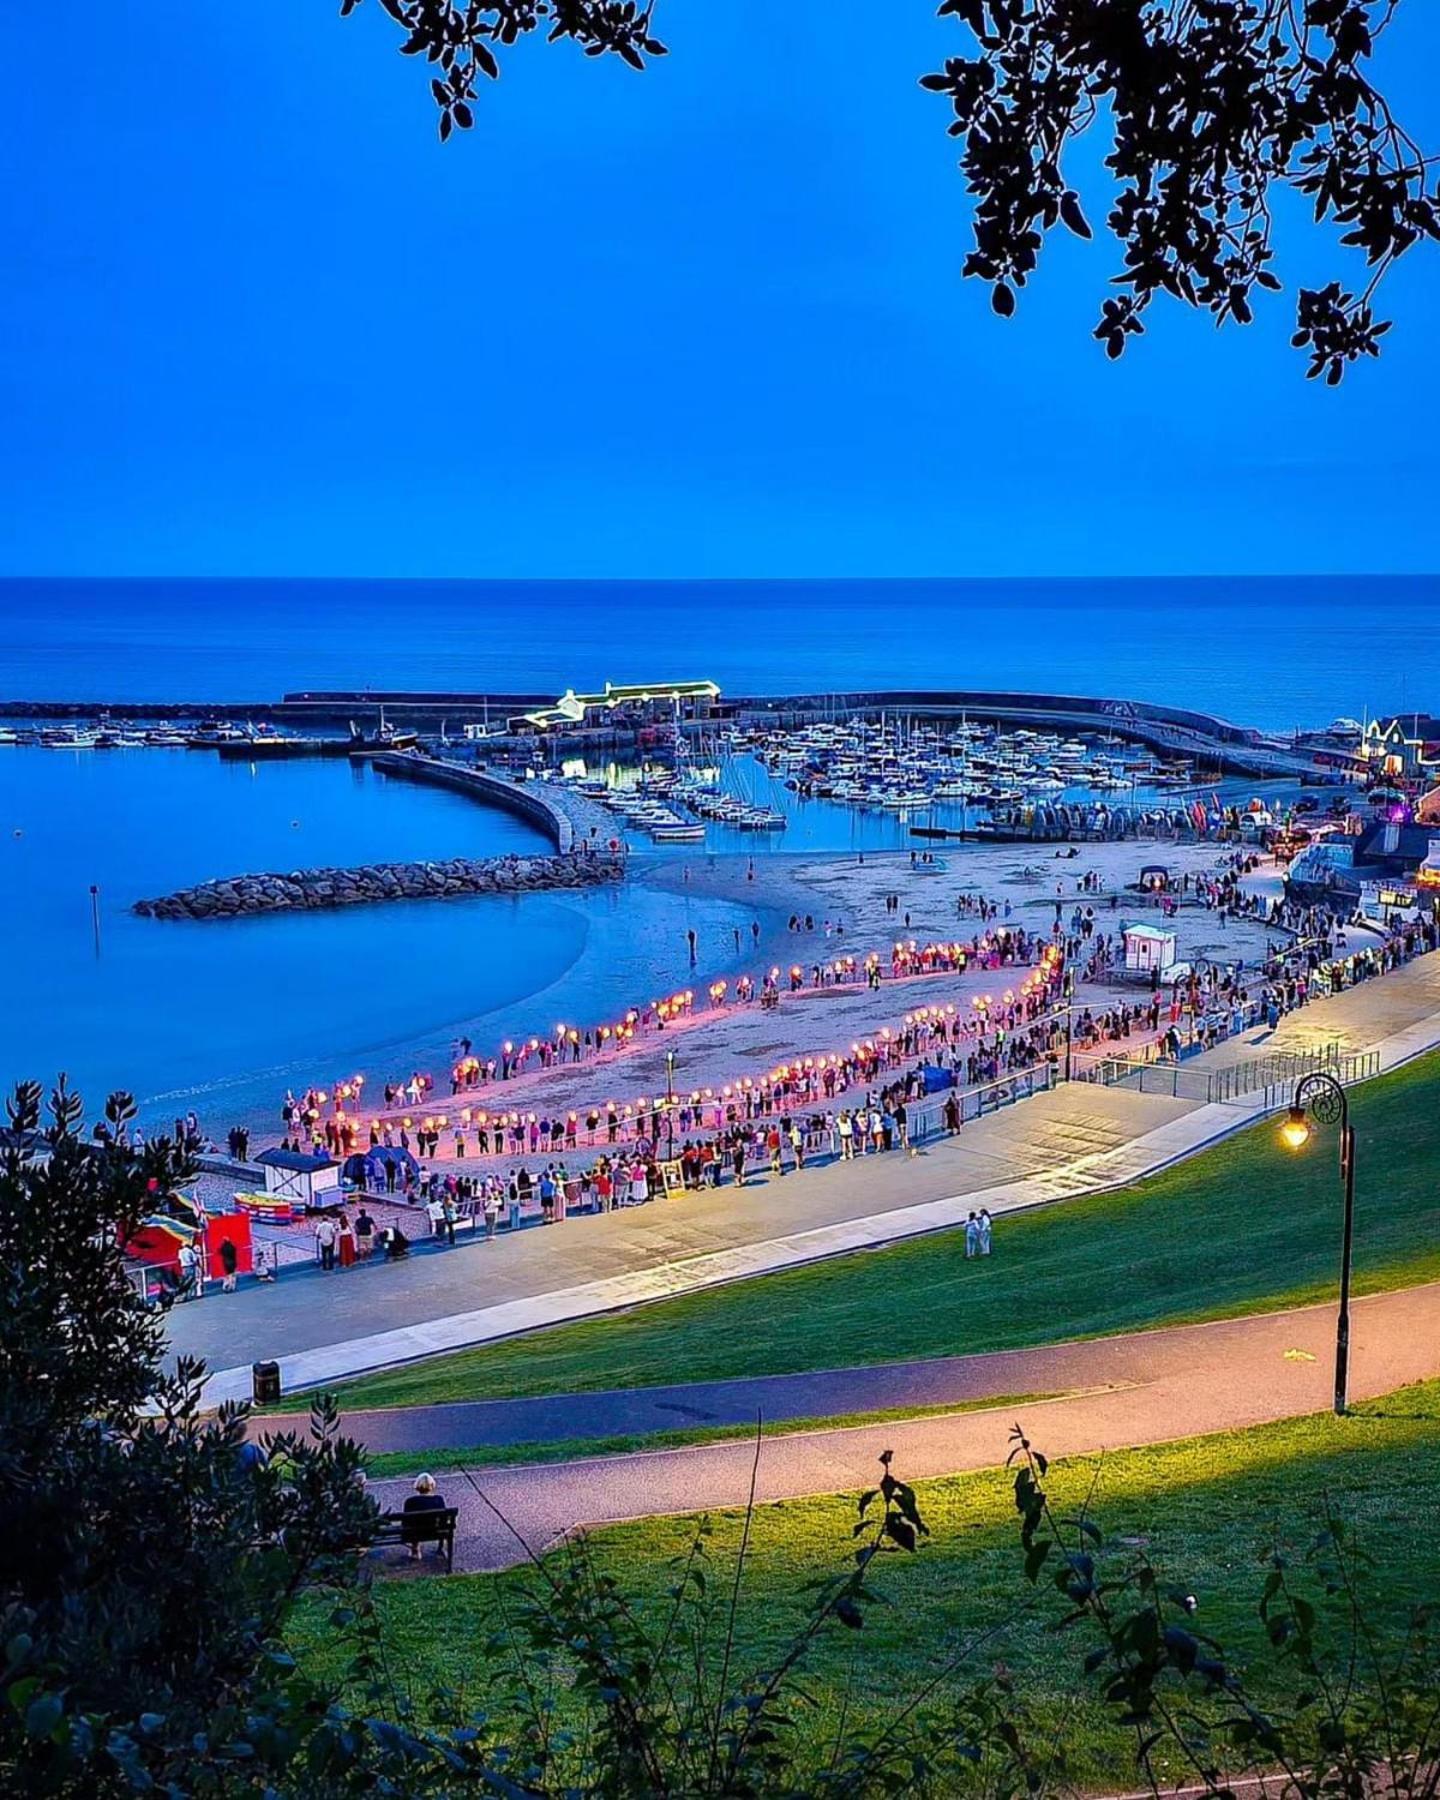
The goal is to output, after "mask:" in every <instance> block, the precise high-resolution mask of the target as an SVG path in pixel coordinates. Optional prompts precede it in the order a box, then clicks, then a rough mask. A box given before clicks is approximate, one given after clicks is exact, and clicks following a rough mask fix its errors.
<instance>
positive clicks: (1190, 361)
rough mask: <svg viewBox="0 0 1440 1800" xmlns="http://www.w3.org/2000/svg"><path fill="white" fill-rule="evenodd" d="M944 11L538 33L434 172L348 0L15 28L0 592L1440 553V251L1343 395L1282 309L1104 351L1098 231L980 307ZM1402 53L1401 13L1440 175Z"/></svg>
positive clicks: (419, 97) (1435, 41)
mask: <svg viewBox="0 0 1440 1800" xmlns="http://www.w3.org/2000/svg"><path fill="white" fill-rule="evenodd" d="M931 12H932V7H931V5H930V4H929V0H913V3H912V0H891V4H889V5H887V6H886V7H885V8H883V9H876V8H875V7H873V6H865V7H861V6H860V5H858V4H855V0H827V3H825V4H821V3H820V0H803V3H801V4H797V5H792V6H789V7H781V8H771V9H765V11H764V12H756V11H755V9H753V8H739V7H733V6H729V5H720V4H717V3H716V0H708V3H707V4H696V3H695V0H690V4H688V5H685V4H681V3H680V0H661V5H660V9H659V13H658V15H657V17H658V18H659V20H660V26H661V35H662V36H663V37H664V38H665V39H666V41H667V42H668V43H669V45H670V47H671V55H670V57H669V58H668V59H666V60H665V61H663V62H661V63H658V64H657V65H655V66H654V67H653V68H652V69H651V70H650V72H649V73H647V74H646V75H644V76H638V75H635V74H633V73H631V72H630V71H629V70H627V69H625V68H624V67H622V66H621V65H619V64H618V63H615V64H614V65H613V66H612V65H611V64H610V63H609V62H607V63H605V64H603V65H600V64H595V63H591V62H587V61H585V60H584V59H583V58H581V57H580V56H578V55H577V54H576V53H574V52H573V50H571V49H570V48H569V47H568V46H556V47H554V48H546V47H544V46H542V45H539V44H535V45H528V46H526V47H524V49H523V50H522V51H521V52H520V53H519V54H516V55H514V56H512V58H511V59H510V62H509V64H508V66H507V69H506V73H505V75H504V78H503V79H502V81H501V82H500V83H499V84H498V85H497V86H495V87H493V88H491V89H489V90H488V91H487V92H486V93H485V94H484V96H483V97H482V98H483V103H482V106H481V108H480V118H479V122H478V125H477V129H476V130H475V131H474V132H472V133H471V134H469V135H468V136H467V137H463V138H457V139H456V140H453V141H452V142H451V143H450V144H449V145H448V146H444V147H442V146H441V145H439V144H438V142H437V141H436V136H435V126H434V118H433V115H432V111H431V108H430V103H429V99H428V94H427V92H426V81H425V77H424V74H423V72H422V71H421V70H419V69H417V68H416V67H415V66H414V65H413V64H411V63H409V62H408V61H406V60H404V59H402V58H400V57H399V56H398V55H397V54H396V53H395V47H394V46H395V35H394V33H393V30H392V28H391V27H390V26H389V24H388V22H387V21H385V20H384V19H383V17H382V16H381V14H380V12H379V10H378V8H377V7H376V6H375V5H374V4H373V0H371V3H369V4H366V5H364V6H362V7H361V9H360V12H359V13H358V14H356V15H355V17H354V18H352V19H351V20H349V21H346V22H343V23H342V22H341V21H340V20H339V19H338V17H336V15H335V8H334V7H333V6H332V5H331V4H329V3H328V0H286V4H284V5H281V4H279V3H278V0H272V3H271V4H269V5H266V6H228V7H227V6H217V5H209V4H196V0H147V3H146V5H145V6H144V7H143V8H131V7H120V6H116V5H115V4H114V3H113V0H108V3H107V4H103V5H101V4H98V3H97V0H76V3H75V4H72V5H69V6H66V7H63V8H59V7H23V8H22V7H18V6H17V7H9V8H6V9H5V12H4V17H3V21H0V90H3V91H0V106H3V114H4V117H5V119H6V126H7V128H6V131H5V132H4V133H3V134H0V244H3V246H4V250H3V255H4V258H5V262H6V265H7V266H6V268H5V270H4V279H3V281H0V406H3V415H4V430H3V433H0V494H3V496H4V499H3V502H0V573H8V574H17V573H23V574H46V573H55V574H72V573H84V574H102V575H103V574H147V573H166V574H267V573H289V574H368V575H396V576H400V575H470V576H487V575H494V576H525V575H535V576H564V575H601V576H627V575H631V576H666V575H682V574H683V575H696V576H716V575H758V574H766V575H847V574H849V575H862V574H868V575H881V574H893V575H906V574H948V575H972V574H1011V573H1013V574H1049V573H1057V572H1073V573H1111V572H1114V573H1148V572H1176V573H1199V572H1209V571H1217V572H1237V571H1249V572H1257V573H1263V572H1284V571H1316V572H1339V571H1391V570H1394V571H1401V570H1426V571H1428V570H1435V569H1436V568H1440V555H1437V542H1436V527H1435V517H1436V514H1437V511H1440V509H1437V508H1436V506H1435V505H1434V495H1435V491H1436V475H1437V448H1436V431H1435V427H1434V420H1435V418H1436V417H1437V401H1440V359H1437V357H1436V356H1435V353H1434V345H1435V341H1436V338H1435V333H1436V328H1437V325H1440V304H1437V295H1440V255H1437V254H1436V253H1435V252H1430V253H1428V254H1427V253H1426V252H1424V251H1421V252H1419V253H1417V254H1416V255H1415V256H1413V257H1412V258H1410V259H1409V261H1408V264H1407V265H1402V267H1401V268H1400V269H1399V270H1398V271H1396V272H1395V274H1394V275H1392V277H1391V279H1390V282H1389V283H1388V286H1387V290H1386V295H1385V301H1386V306H1387V309H1390V310H1392V311H1393V314H1394V316H1395V317H1396V318H1397V321H1398V323H1397V325H1396V328H1395V330H1394V331H1393V332H1392V333H1391V335H1390V338H1389V340H1388V345H1387V349H1386V354H1385V356H1384V357H1383V358H1382V359H1381V361H1380V362H1379V363H1377V364H1373V365H1371V366H1369V367H1367V368H1364V369H1362V370H1359V371H1357V372H1356V373H1354V374H1353V375H1351V376H1350V377H1349V378H1348V379H1347V380H1346V382H1345V384H1344V386H1343V387H1342V388H1341V389H1340V390H1339V391H1338V392H1332V391H1327V390H1324V389H1321V388H1319V387H1317V386H1316V385H1315V384H1309V383H1306V382H1304V381H1303V380H1302V379H1301V365H1300V364H1299V361H1298V359H1297V356H1296V354H1295V353H1294V352H1292V351H1290V350H1289V348H1288V344H1287V339H1288V335H1289V329H1290V319H1291V316H1292V309H1293V294H1292V293H1291V292H1288V291H1287V293H1286V294H1285V295H1284V296H1280V297H1277V298H1276V299H1275V300H1274V301H1273V302H1271V303H1270V304H1269V305H1268V306H1267V307H1265V308H1264V309H1263V310H1262V314H1261V317H1260V320H1259V323H1258V324H1257V325H1256V326H1255V327H1253V328H1252V329H1251V330H1249V331H1248V332H1240V331H1234V330H1231V331H1227V332H1225V333H1222V334H1217V333H1216V332H1215V330H1214V329H1213V327H1212V326H1211V324H1210V323H1209V321H1208V320H1207V319H1203V318H1199V317H1192V316H1189V315H1185V314H1182V313H1181V312H1180V311H1179V310H1178V309H1175V308H1168V307H1167V308H1163V309H1160V308H1158V307H1157V309H1156V310H1153V311H1152V319H1153V320H1154V327H1153V329H1152V331H1151V333H1150V335H1149V336H1148V337H1147V338H1146V339H1144V340H1143V341H1142V342H1141V343H1140V344H1139V345H1137V347H1136V348H1134V349H1132V350H1131V351H1130V352H1129V353H1128V354H1127V356H1126V358H1125V360H1124V361H1123V362H1122V363H1121V364H1119V365H1113V366H1112V365H1109V364H1107V363H1106V362H1105V361H1104V358H1103V356H1102V355H1101V353H1100V350H1099V347H1098V346H1097V345H1094V344H1093V343H1092V342H1091V341H1090V339H1089V335H1088V333H1089V328H1090V325H1091V324H1092V323H1093V320H1094V317H1095V314H1096V311H1097V307H1098V297H1099V295H1100V293H1101V291H1102V290H1103V287H1104V282H1105V279H1106V277H1107V275H1108V274H1109V273H1110V272H1111V269H1112V266H1113V261H1114V259H1113V254H1112V251H1113V246H1112V245H1111V244H1110V243H1109V242H1108V240H1107V239H1106V237H1105V235H1104V234H1103V233H1102V234H1101V235H1100V237H1099V238H1098V240H1097V243H1096V244H1095V245H1093V246H1084V245H1080V244H1078V243H1077V242H1075V241H1073V240H1068V241H1064V242H1062V241H1061V239H1060V238H1059V237H1058V236H1057V237H1056V238H1055V239H1054V240H1053V242H1052V244H1051V246H1050V248H1049V250H1048V252H1047V266H1046V267H1045V268H1043V269H1042V272H1041V278H1040V279H1039V281H1038V283H1037V284H1036V285H1034V286H1033V287H1032V288H1031V289H1029V290H1028V291H1027V293H1026V294H1025V295H1023V296H1022V300H1021V307H1020V312H1019V314H1018V316H1017V317H1016V318H1015V319H1014V320H1012V321H1010V322H1008V323H1004V322H1002V321H999V320H997V319H995V318H994V317H993V316H992V315H991V313H990V311H989V306H988V297H987V295H986V293H985V291H984V290H983V289H982V288H980V287H979V286H978V284H976V283H973V282H969V283H964V284H962V283H961V282H960V280H959V278H958V271H959V267H960V263H961V261H962V258H963V255H964V252H965V247H966V202H965V196H964V193H963V189H962V186H961V182H960V179H959V177H958V175H957V174H956V172H955V170H954V166H953V164H954V152H953V147H952V145H951V143H950V141H949V140H948V139H947V138H946V136H945V125H946V122H947V118H948V114H947V112H946V109H945V106H944V104H943V102H942V101H940V100H938V99H936V98H934V97H932V96H928V95H925V94H923V93H922V92H920V90H919V89H918V88H917V87H916V85H915V78H916V76H917V75H919V74H920V73H921V72H923V71H924V70H926V69H928V68H931V67H934V66H936V63H937V60H938V59H939V58H942V57H943V56H944V54H945V53H946V51H947V49H949V48H950V47H952V46H955V45H958V44H959V43H960V41H961V34H960V32H959V30H958V28H957V27H955V26H953V25H951V24H948V23H946V22H943V21H936V20H935V19H933V18H932V16H931ZM882 18H883V27H882V26H881V25H880V24H879V23H877V20H878V19H882ZM1437 53H1440V17H1437V9H1436V8H1435V7H1434V6H1433V5H1429V6H1427V5H1425V4H1424V3H1423V0H1406V4H1405V5H1404V6H1403V7H1402V8H1401V17H1400V19H1399V22H1398V23H1397V24H1396V26H1395V27H1394V29H1393V32H1392V36H1391V40H1390V48H1389V50H1388V52H1387V54H1386V55H1385V57H1384V59H1383V61H1382V63H1381V65H1380V66H1381V69H1382V72H1383V73H1384V75H1385V77H1386V80H1387V82H1388V84H1389V87H1390V89H1391V91H1392V93H1393V95H1394V96H1395V98H1396V99H1397V100H1398V101H1399V102H1400V104H1401V110H1402V113H1403V115H1404V117H1405V118H1406V120H1407V122H1408V123H1409V124H1410V125H1411V127H1412V129H1413V130H1415V131H1416V133H1417V134H1418V135H1420V136H1421V137H1422V138H1424V139H1426V140H1427V141H1428V142H1429V143H1430V144H1432V145H1435V146H1440V81H1436V80H1435V79H1434V71H1435V68H1436V65H1437ZM1091 193H1092V199H1091V203H1090V212H1091V216H1092V219H1097V220H1098V218H1099V217H1100V216H1101V215H1102V214H1103V192H1101V193H1098V194H1097V193H1096V192H1095V190H1094V189H1093V188H1092V189H1091ZM1285 239H1286V241H1285V242H1284V243H1282V258H1283V264H1282V273H1283V274H1284V276H1285V279H1286V281H1287V284H1289V285H1290V286H1291V287H1293V285H1294V283H1295V282H1296V281H1297V280H1300V281H1306V282H1312V283H1313V282H1319V281H1323V280H1324V279H1327V278H1328V277H1329V276H1330V275H1331V274H1332V273H1333V272H1335V270H1336V269H1337V267H1343V266H1344V263H1343V260H1342V257H1341V253H1340V252H1339V251H1338V249H1335V248H1334V247H1333V245H1332V242H1331V240H1329V239H1322V238H1321V237H1319V236H1318V235H1311V234H1307V233H1305V232H1303V231H1302V232H1286V233H1285Z"/></svg>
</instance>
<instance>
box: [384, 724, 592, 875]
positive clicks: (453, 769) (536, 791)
mask: <svg viewBox="0 0 1440 1800" xmlns="http://www.w3.org/2000/svg"><path fill="white" fill-rule="evenodd" d="M370 762H371V766H372V767H374V768H377V769H382V770H383V771H384V772H385V774H387V775H393V776H396V777H398V778H399V779H400V780H402V781H418V782H422V783H424V784H426V785H428V786H431V787H448V788H456V789H458V790H459V791H460V792H461V793H465V794H470V795H472V796H473V797H474V798H475V799H476V800H480V801H483V802H485V803H486V804H487V805H490V806H503V807H504V808H505V810H506V811H507V812H512V813H516V814H518V815H519V816H520V817H521V818H522V819H528V820H529V822H530V823H531V824H532V825H538V826H539V827H540V829H541V830H542V831H543V832H544V833H545V835H546V836H547V837H548V838H549V839H550V841H551V843H552V844H554V846H555V848H556V849H557V850H558V851H559V852H560V854H561V855H562V856H568V855H569V854H570V852H571V851H572V850H573V849H574V848H575V838H576V830H575V824H576V822H575V820H574V819H572V818H571V816H570V813H569V811H568V810H567V808H566V807H565V806H564V805H562V804H561V803H560V802H559V801H558V800H557V799H556V798H553V797H552V796H551V795H550V794H548V793H546V792H544V791H543V790H542V788H541V786H540V784H539V783H535V782H530V783H521V782H518V781H507V780H506V779H505V777H504V776H503V775H491V774H489V773H488V772H487V771H486V770H484V769H476V768H472V767H470V766H469V765H467V764H465V763H456V762H445V761H442V760H441V759H440V758H438V757H433V756H412V755H410V754H408V752H404V751H399V750H392V751H385V752H382V753H381V754H380V755H378V756H372V757H371V758H370Z"/></svg>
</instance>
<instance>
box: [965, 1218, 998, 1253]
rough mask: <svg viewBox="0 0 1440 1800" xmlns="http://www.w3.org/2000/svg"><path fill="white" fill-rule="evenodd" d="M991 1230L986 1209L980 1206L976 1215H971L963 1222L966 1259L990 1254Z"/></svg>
mask: <svg viewBox="0 0 1440 1800" xmlns="http://www.w3.org/2000/svg"><path fill="white" fill-rule="evenodd" d="M991 1228H992V1226H991V1219H990V1212H989V1208H988V1207H984V1206H982V1207H981V1208H980V1210H979V1212H978V1213H973V1212H972V1213H971V1215H970V1217H969V1218H968V1219H967V1220H966V1221H965V1254H966V1256H967V1257H970V1256H988V1255H989V1254H990V1232H991Z"/></svg>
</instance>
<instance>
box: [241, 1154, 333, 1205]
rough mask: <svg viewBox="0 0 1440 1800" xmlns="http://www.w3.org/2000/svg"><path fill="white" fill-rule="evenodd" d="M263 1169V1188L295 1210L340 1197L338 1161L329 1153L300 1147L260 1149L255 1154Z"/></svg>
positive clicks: (330, 1202)
mask: <svg viewBox="0 0 1440 1800" xmlns="http://www.w3.org/2000/svg"><path fill="white" fill-rule="evenodd" d="M255 1160H256V1162H257V1163H259V1164H260V1166H261V1167H262V1168H263V1169H264V1171H265V1192H266V1193H267V1194H273V1195H275V1196H276V1198H277V1199H282V1200H288V1201H289V1202H290V1205H291V1206H292V1207H293V1208H294V1209H295V1211H296V1212H308V1211H309V1210H310V1208H312V1207H316V1206H335V1205H336V1204H338V1202H339V1200H340V1194H339V1187H340V1165H339V1163H337V1162H336V1161H335V1159H334V1157H332V1156H310V1155H307V1154H306V1152H305V1151H303V1150H262V1151H261V1152H260V1154H259V1155H258V1156H257V1157H256V1158H255Z"/></svg>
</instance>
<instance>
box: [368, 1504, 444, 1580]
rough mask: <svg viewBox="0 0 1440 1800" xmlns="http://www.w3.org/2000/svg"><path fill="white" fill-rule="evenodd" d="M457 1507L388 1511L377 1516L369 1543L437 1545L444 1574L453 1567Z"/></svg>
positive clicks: (408, 1546)
mask: <svg viewBox="0 0 1440 1800" xmlns="http://www.w3.org/2000/svg"><path fill="white" fill-rule="evenodd" d="M459 1516H460V1509H459V1508H458V1507H455V1506H434V1507H425V1508H423V1509H421V1510H419V1511H416V1512H389V1513H382V1514H381V1515H380V1522H379V1524H378V1525H377V1526H376V1528H375V1535H374V1537H372V1538H371V1540H370V1541H371V1543H372V1544H376V1545H379V1544H404V1546H405V1547H406V1549H407V1550H408V1549H409V1548H410V1546H411V1545H412V1544H439V1545H440V1547H441V1549H442V1550H443V1551H444V1552H445V1573H446V1574H447V1575H449V1574H450V1573H451V1572H452V1571H453V1569H454V1567H455V1521H456V1519H457V1518H459Z"/></svg>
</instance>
